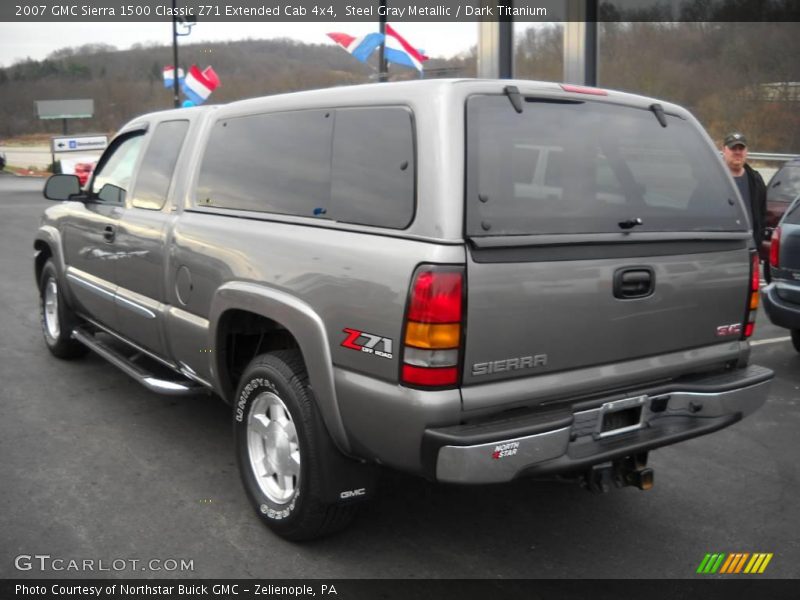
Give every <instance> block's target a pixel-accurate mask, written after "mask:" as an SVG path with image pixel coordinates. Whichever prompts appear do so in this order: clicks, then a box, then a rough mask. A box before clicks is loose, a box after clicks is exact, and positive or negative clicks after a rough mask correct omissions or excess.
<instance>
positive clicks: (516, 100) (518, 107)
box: [503, 85, 522, 113]
mask: <svg viewBox="0 0 800 600" xmlns="http://www.w3.org/2000/svg"><path fill="white" fill-rule="evenodd" d="M503 91H504V92H505V93H506V96H508V99H509V100H511V105H512V106H513V107H514V110H515V111H517V112H518V113H521V112H522V96H520V95H519V90H518V89H517V86H515V85H507V86H506V87H504V88H503Z"/></svg>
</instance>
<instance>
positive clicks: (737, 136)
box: [723, 131, 747, 148]
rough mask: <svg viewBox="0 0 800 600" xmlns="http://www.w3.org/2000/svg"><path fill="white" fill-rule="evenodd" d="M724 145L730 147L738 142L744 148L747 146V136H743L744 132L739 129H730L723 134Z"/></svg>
mask: <svg viewBox="0 0 800 600" xmlns="http://www.w3.org/2000/svg"><path fill="white" fill-rule="evenodd" d="M723 143H724V144H725V146H727V147H728V148H732V147H733V146H736V145H738V144H741V145H742V146H744V147H745V148H747V138H746V137H744V134H743V133H741V132H739V131H731V132H730V133H729V134H728V135H726V136H725V141H724V142H723Z"/></svg>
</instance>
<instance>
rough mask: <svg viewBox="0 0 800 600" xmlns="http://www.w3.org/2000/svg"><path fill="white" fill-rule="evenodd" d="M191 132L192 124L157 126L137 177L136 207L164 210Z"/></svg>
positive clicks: (180, 122) (165, 123)
mask: <svg viewBox="0 0 800 600" xmlns="http://www.w3.org/2000/svg"><path fill="white" fill-rule="evenodd" d="M188 130H189V121H165V122H164V123H161V124H159V125H158V127H156V130H155V132H154V133H153V138H152V139H151V140H150V143H149V144H148V146H147V150H145V153H144V158H142V164H141V166H140V167H139V175H138V177H137V178H136V189H135V190H134V193H133V201H132V205H133V206H134V207H135V208H146V209H149V210H161V209H162V208H163V206H164V203H165V202H166V200H167V192H168V191H169V186H170V183H171V182H172V174H173V173H174V172H175V164H176V163H177V162H178V155H179V154H180V151H181V147H182V146H183V140H184V139H185V138H186V132H187V131H188Z"/></svg>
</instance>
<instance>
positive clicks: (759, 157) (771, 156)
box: [747, 152, 800, 162]
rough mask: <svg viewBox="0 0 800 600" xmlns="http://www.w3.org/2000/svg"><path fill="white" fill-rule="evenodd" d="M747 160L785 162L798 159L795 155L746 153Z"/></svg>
mask: <svg viewBox="0 0 800 600" xmlns="http://www.w3.org/2000/svg"><path fill="white" fill-rule="evenodd" d="M747 158H750V159H752V160H774V161H779V162H786V161H789V160H792V159H794V158H800V156H798V155H797V154H776V153H774V152H748V153H747Z"/></svg>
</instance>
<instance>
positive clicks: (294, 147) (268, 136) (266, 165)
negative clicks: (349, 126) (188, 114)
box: [195, 110, 333, 217]
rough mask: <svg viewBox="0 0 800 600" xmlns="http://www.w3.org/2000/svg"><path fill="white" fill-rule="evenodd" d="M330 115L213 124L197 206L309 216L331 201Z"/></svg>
mask: <svg viewBox="0 0 800 600" xmlns="http://www.w3.org/2000/svg"><path fill="white" fill-rule="evenodd" d="M332 130H333V111H332V110H330V111H328V110H298V111H292V112H283V113H271V114H261V115H248V116H244V117H236V118H230V119H223V120H220V121H217V122H216V123H215V124H214V127H213V129H212V131H211V135H210V137H209V140H208V146H207V148H206V152H205V156H204V157H203V162H202V165H201V167H200V177H199V179H198V182H197V191H196V194H195V203H196V205H197V206H210V207H217V208H230V209H239V210H252V211H259V212H270V213H280V214H288V215H300V216H304V217H312V216H315V215H322V214H324V213H325V211H327V208H328V204H329V201H330V180H331V175H330V168H331V161H330V156H331V135H332Z"/></svg>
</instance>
